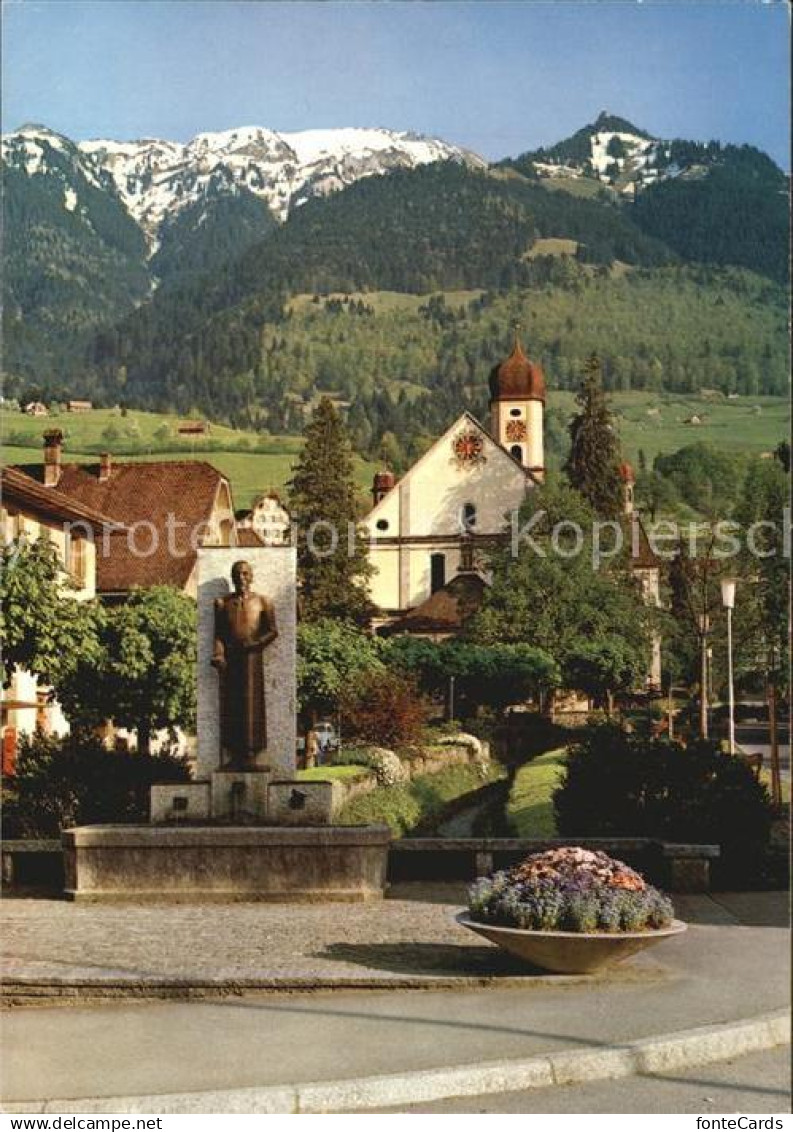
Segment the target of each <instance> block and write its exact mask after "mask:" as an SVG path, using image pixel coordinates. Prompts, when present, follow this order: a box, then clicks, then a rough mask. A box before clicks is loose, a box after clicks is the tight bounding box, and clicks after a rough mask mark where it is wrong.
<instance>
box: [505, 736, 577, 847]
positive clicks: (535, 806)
mask: <svg viewBox="0 0 793 1132" xmlns="http://www.w3.org/2000/svg"><path fill="white" fill-rule="evenodd" d="M566 761H567V748H566V747H559V748H558V749H557V750H555V751H548V752H547V753H546V754H544V755H540V756H539V758H536V759H532V761H531V762H530V763H527V764H526V765H525V766H523V767H521V768H520V770H519V771H518V773H517V775H516V776H515V782H514V785H513V787H512V793H511V794H510V796H509V800H508V802H507V817H508V819H509V822H510V824H511V825H512V826H513V828H514V830H515V836H516V837H556V835H557V830H556V822H555V820H554V815H553V802H552V795H553V792H554V790H555V789H556V787H557V786H558V785H559V783H560V781H561V777H562V771H563V770H564V765H565V762H566Z"/></svg>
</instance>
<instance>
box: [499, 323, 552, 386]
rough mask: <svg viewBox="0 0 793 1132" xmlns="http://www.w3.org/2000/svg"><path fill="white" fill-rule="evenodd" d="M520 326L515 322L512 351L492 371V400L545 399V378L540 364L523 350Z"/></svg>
mask: <svg viewBox="0 0 793 1132" xmlns="http://www.w3.org/2000/svg"><path fill="white" fill-rule="evenodd" d="M519 330H520V326H519V324H518V323H516V324H515V342H514V345H513V347H512V353H511V354H510V355H509V357H508V358H505V359H504V361H503V362H500V363H499V364H498V365H497V366H494V367H493V369H492V370H491V372H490V398H491V401H499V400H520V401H545V378H544V377H543V372H542V369H541V368H540V366H539V365H538V364H537V363H536V362H533V361H531V360H530V359H529V358H527V357H526V355H525V354H524V352H523V346H522V345H521V341H520V334H519Z"/></svg>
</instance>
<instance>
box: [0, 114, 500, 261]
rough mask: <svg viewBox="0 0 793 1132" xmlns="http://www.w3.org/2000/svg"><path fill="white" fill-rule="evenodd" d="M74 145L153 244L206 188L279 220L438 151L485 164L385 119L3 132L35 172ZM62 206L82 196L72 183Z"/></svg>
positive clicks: (11, 154)
mask: <svg viewBox="0 0 793 1132" xmlns="http://www.w3.org/2000/svg"><path fill="white" fill-rule="evenodd" d="M53 152H57V153H60V154H63V155H68V158H69V159H70V160H71V162H72V163H73V166H74V169H75V172H76V174H78V175H79V176H83V177H86V178H87V179H89V180H90V181H92V183H94V184H96V185H97V186H102V187H103V188H109V187H110V186H111V185H112V186H113V187H114V189H115V193H116V194H117V196H118V198H119V199H120V200H121V202H122V203H123V205H124V206H125V208H126V209H127V211H128V212H129V214H130V216H132V217H133V218H134V219H135V221H136V222H137V223H138V224H139V225H140V226H141V228H142V229H143V230H144V232H145V234H146V237H147V239H148V241H149V244H150V247H151V249H152V251H153V250H155V248H156V246H157V242H158V233H159V231H160V228H161V225H162V224H163V221H165V220H167V219H170V218H173V216H174V215H176V214H177V213H179V212H180V211H181V210H182V209H184V208H186V207H187V206H188V205H191V204H194V203H195V202H196V201H197V200H199V199H201V198H202V196H205V195H207V194H210V195H217V194H224V193H228V194H230V195H233V194H235V193H239V192H240V191H242V190H246V191H247V192H250V193H252V194H253V195H254V196H256V197H258V198H260V199H261V200H263V201H265V202H266V204H267V205H268V207H269V208H270V209H271V211H272V212H273V213H274V214H275V215H276V216H277V217H278V219H280V220H285V219H286V217H287V216H288V214H289V212H290V211H291V209H293V208H295V207H296V206H298V205H300V204H302V203H304V201H306V200H308V199H309V198H310V197H313V196H324V195H326V194H328V193H332V192H335V191H336V190H338V189H342V188H344V187H345V186H346V185H350V184H352V183H353V182H354V181H357V180H359V179H360V178H362V177H368V176H372V175H375V174H380V173H386V172H389V171H391V170H393V169H405V168H406V169H413V168H415V167H417V166H419V165H425V164H428V163H430V162H434V161H446V160H452V161H459V162H464V163H466V164H468V165H472V166H481V167H485V166H486V162H485V161H483V160H482V159H481V158H479V157H477V156H476V155H475V154H473V153H470V152H468V151H466V150H463V149H461V148H459V147H458V146H453V145H449V144H448V143H446V142H444V141H441V140H439V139H437V138H425V137H421V136H419V135H418V134H413V133H405V132H397V131H393V130H385V129H358V128H349V129H338V130H303V131H300V132H298V133H283V134H281V133H276V132H275V131H274V130H268V129H265V128H262V127H259V126H245V127H241V128H239V129H233V130H223V131H220V132H215V133H203V134H198V135H197V136H196V137H194V138H193V139H192V140H191V141H189V142H187V143H186V144H182V143H179V142H172V141H164V140H161V139H157V138H144V139H141V140H140V141H132V142H117V141H107V140H95V141H82V142H77V143H72V142H70V141H69V139H67V138H64V137H62V136H61V135H59V134H55V133H53V132H52V131H51V130H48V129H46V127H40V126H24V127H22V129H20V130H17V131H15V132H14V133H12V134H8V135H6V136H5V137H4V138H3V157H4V158H5V159H6V160H7V161H8V162H9V163H11V164H13V165H15V166H16V167H17V168H20V169H24V170H25V172H27V173H28V174H29V175H31V176H35V175H36V174H43V173H48V172H51V171H52V160H51V158H52V154H53ZM65 191H68V192H69V196H68V202H67V201H65V207H67V208H68V207H71V208H74V207H76V206H77V199H78V195H79V194H78V193H77V190H76V189H75V187H74V186H65Z"/></svg>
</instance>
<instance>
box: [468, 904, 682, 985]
mask: <svg viewBox="0 0 793 1132" xmlns="http://www.w3.org/2000/svg"><path fill="white" fill-rule="evenodd" d="M455 918H456V920H457V923H458V924H460V925H461V926H462V927H464V928H468V929H469V930H470V931H472V932H476V934H477V935H481V936H484V938H485V939H487V940H489V941H490V942H491V943H495V944H496V945H497V946H498V947H501V948H503V949H504V951H508V952H509V953H510V955H515V956H517V958H518V959H523V960H524V961H525V962H526V963H530V964H531V965H532V966H534V967H540V968H542V969H543V970H544V971H552V972H553V973H554V974H560V975H588V974H591V973H592V972H593V971H599V970H601V969H602V968H604V967H610V966H612V965H613V964H614V963H619V962H621V961H622V960H623V959H627V958H628V957H629V956H630V955H635V954H636V953H637V952H639V951H644V949H645V948H647V947H653V946H654V945H655V944H656V943H660V942H661V941H662V940H664V939H669V938H670V936H676V935H680V934H681V932H684V931H686V927H687V925H686V924H684V923H683V921H682V920H673V921H672V923H671V924H670V925H669V926H668V927H666V928H650V929H648V930H646V931H641V932H561V931H531V930H527V929H525V928H510V927H501V926H499V925H498V924H485V923H480V922H478V921H477V920H472V919H471V918H470V915H469V914H468V913H467V912H461V913H460V914H459V915H458V916H456V917H455Z"/></svg>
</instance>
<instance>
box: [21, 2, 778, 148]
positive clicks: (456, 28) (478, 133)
mask: <svg viewBox="0 0 793 1132" xmlns="http://www.w3.org/2000/svg"><path fill="white" fill-rule="evenodd" d="M3 23H4V36H3V41H4V46H3V63H4V66H3V75H4V78H3V128H4V129H12V128H14V127H15V126H18V125H20V124H22V122H25V121H35V122H43V123H45V124H46V125H48V126H51V127H52V128H53V129H57V130H60V131H62V132H63V133H65V134H67V135H68V136H70V137H73V138H87V137H103V136H104V137H114V138H119V139H121V138H135V137H145V136H157V137H166V138H171V139H174V140H181V141H185V140H187V139H188V138H190V137H191V136H192V135H193V134H195V133H198V132H200V131H202V130H216V129H226V128H228V127H231V126H239V125H254V124H255V125H264V126H269V127H271V128H273V129H276V130H299V129H305V128H309V127H319V126H342V125H355V126H364V125H370V126H371V125H384V126H388V127H391V128H395V129H412V130H417V131H419V132H422V133H428V134H434V135H437V136H440V137H443V138H446V139H447V140H449V141H452V142H456V143H458V144H461V145H466V146H469V147H470V148H472V149H474V150H476V151H477V152H479V153H481V154H483V155H484V156H486V157H489V158H496V157H501V156H504V155H507V154H517V153H520V152H521V151H523V150H526V149H529V148H533V147H535V146H537V145H541V144H544V143H551V142H553V141H558V140H559V139H560V138H562V137H564V136H566V135H567V134H569V133H571V132H572V131H573V130H575V129H577V128H578V127H580V126H582V125H584V124H585V123H587V122H589V121H592V119H593V118H594V117H595V116H596V115H597V114H598V112H599V111H600V110H602V109H608V110H609V111H611V112H612V113H617V114H621V115H623V116H624V117H627V118H629V119H631V120H632V121H634V122H635V123H636V124H637V125H639V126H643V127H644V128H645V129H647V130H649V131H650V132H651V133H654V134H656V135H658V136H662V137H675V136H683V137H691V138H697V139H709V138H718V139H721V140H723V141H738V142H742V141H746V142H750V143H751V144H753V145H757V146H759V147H760V148H762V149H765V150H766V151H767V152H769V153H770V154H771V155H772V156H773V157H774V158H775V160H776V161H777V162H779V163H780V164H782V165H784V166H785V167H787V166H788V165H789V160H788V141H787V138H788V132H789V131H788V123H789V93H788V91H789V84H788V63H787V59H788V49H789V16H788V10H787V6H786V4H785V2H784V0H770V2H768V3H765V2H762V0H746V2H740V0H735V2H718V0H713V2H710V3H699V2H697V0H656V2H655V3H650V2H646V3H637V2H634V0H624V2H619V0H615V2H610V0H591V2H590V3H577V2H574V0H550V2H545V3H543V2H540V0H536V2H535V0H507V2H502V0H468V2H466V3H456V2H454V0H434V2H430V0H426V2H422V0H414V2H410V0H392V2H387V0H350V2H346V3H343V2H337V0H326V2H325V3H319V2H306V3H301V2H298V0H290V2H288V3H277V2H264V3H259V2H256V0H249V2H241V3H240V2H236V0H198V2H194V0H175V2H171V0H131V2H127V0H92V2H77V3H75V2H73V0H50V2H46V3H45V2H41V0H6V2H5V3H4V5H3Z"/></svg>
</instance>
